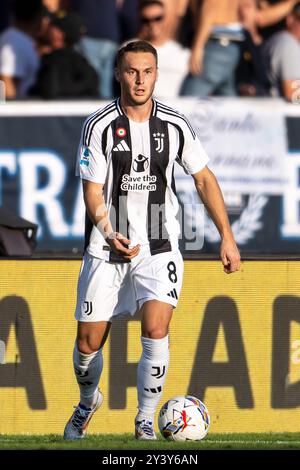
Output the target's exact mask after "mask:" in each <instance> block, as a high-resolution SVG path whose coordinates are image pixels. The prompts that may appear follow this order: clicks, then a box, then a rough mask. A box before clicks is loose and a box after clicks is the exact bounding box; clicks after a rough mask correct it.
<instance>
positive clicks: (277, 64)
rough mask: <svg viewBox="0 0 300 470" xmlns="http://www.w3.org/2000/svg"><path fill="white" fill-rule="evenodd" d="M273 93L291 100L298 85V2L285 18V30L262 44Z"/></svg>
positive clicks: (299, 47) (299, 53)
mask: <svg viewBox="0 0 300 470" xmlns="http://www.w3.org/2000/svg"><path fill="white" fill-rule="evenodd" d="M264 53H265V57H266V60H267V62H268V65H269V78H270V81H271V85H272V91H273V95H277V96H283V97H284V98H285V99H286V100H288V101H293V98H294V97H295V96H296V95H297V98H298V97H299V92H298V89H299V87H300V2H299V1H298V2H297V3H296V5H295V6H294V8H293V10H292V12H291V13H290V14H289V15H288V16H287V19H286V30H285V31H283V32H279V33H276V34H274V35H273V36H271V37H270V39H268V41H267V42H266V43H265V45H264Z"/></svg>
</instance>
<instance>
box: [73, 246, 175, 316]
mask: <svg viewBox="0 0 300 470" xmlns="http://www.w3.org/2000/svg"><path fill="white" fill-rule="evenodd" d="M182 278H183V259H182V256H181V253H180V251H176V252H167V253H160V254H157V255H154V256H149V255H142V254H141V253H140V254H139V255H138V256H137V257H136V258H134V259H133V260H132V261H131V263H110V262H108V261H105V260H103V259H99V258H95V257H94V256H91V255H90V254H89V253H87V252H86V253H85V255H84V257H83V260H82V265H81V270H80V274H79V279H78V287H77V305H76V311H75V318H76V320H78V321H81V322H94V321H112V319H113V318H115V317H117V316H120V315H127V314H130V315H134V314H135V313H136V312H137V311H138V309H140V308H141V307H142V305H143V303H144V302H146V301H147V300H159V301H161V302H165V303H168V304H171V305H173V306H174V307H176V305H177V302H178V298H179V295H180V291H181V286H182Z"/></svg>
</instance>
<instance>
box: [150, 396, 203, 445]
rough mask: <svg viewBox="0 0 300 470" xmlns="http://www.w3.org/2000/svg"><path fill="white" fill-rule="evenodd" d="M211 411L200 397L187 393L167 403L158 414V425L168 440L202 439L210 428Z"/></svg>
mask: <svg viewBox="0 0 300 470" xmlns="http://www.w3.org/2000/svg"><path fill="white" fill-rule="evenodd" d="M209 424H210V418H209V413H208V410H207V408H206V406H205V405H204V403H202V402H201V401H200V400H199V399H198V398H195V397H192V396H190V395H187V396H185V397H175V398H171V400H169V401H167V403H165V404H164V405H163V406H162V408H161V410H160V412H159V416H158V427H159V430H160V432H161V434H162V435H163V437H164V438H165V439H167V440H168V441H200V440H201V439H203V438H204V437H205V436H206V434H207V432H208V428H209Z"/></svg>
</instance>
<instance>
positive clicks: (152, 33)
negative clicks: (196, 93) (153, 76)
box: [138, 0, 190, 98]
mask: <svg viewBox="0 0 300 470" xmlns="http://www.w3.org/2000/svg"><path fill="white" fill-rule="evenodd" d="M139 16H140V22H141V29H140V31H139V34H138V39H143V40H145V41H148V42H150V43H151V44H152V45H153V46H154V47H155V48H156V50H157V54H158V66H159V77H158V81H157V84H156V86H155V95H156V96H158V97H161V98H175V97H176V96H178V94H179V90H180V87H181V85H182V81H183V79H184V77H185V75H186V73H187V70H188V60H189V55H190V52H189V50H188V49H184V48H183V47H182V46H181V45H180V44H179V43H178V42H176V41H174V40H173V39H171V38H170V37H169V34H168V30H167V29H166V28H165V18H166V17H165V6H164V3H163V2H162V1H161V0H142V1H141V3H140V7H139Z"/></svg>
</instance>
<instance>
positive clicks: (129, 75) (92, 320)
mask: <svg viewBox="0 0 300 470" xmlns="http://www.w3.org/2000/svg"><path fill="white" fill-rule="evenodd" d="M116 77H117V79H118V80H119V82H120V85H121V97H120V98H119V99H117V100H115V101H113V102H112V103H111V104H109V105H108V106H106V107H105V108H103V109H101V110H100V111H97V112H96V113H94V114H93V115H92V116H90V117H89V118H88V119H87V120H86V121H85V124H84V126H83V130H82V136H81V142H80V146H79V153H78V165H77V173H78V175H79V176H80V177H81V178H82V182H83V193H84V201H85V205H86V212H87V217H86V230H85V238H86V243H85V254H84V257H83V262H82V266H81V271H80V275H79V281H78V294H77V306H76V312H75V316H76V319H77V320H78V333H77V339H76V342H75V347H74V354H73V360H74V370H75V375H76V378H77V382H78V385H79V389H80V402H79V404H78V406H77V407H76V408H75V411H74V413H73V415H72V416H71V418H70V419H69V421H68V423H67V425H66V427H65V432H64V438H65V439H80V438H83V437H84V436H85V434H86V431H87V427H88V424H89V422H90V419H91V417H92V416H93V414H94V413H95V411H96V410H97V409H98V408H99V407H100V405H101V403H102V400H103V396H102V394H101V392H100V391H99V390H98V384H99V380H100V376H101V372H102V368H103V358H102V348H103V345H104V343H105V341H106V339H107V336H108V334H109V329H110V326H111V322H112V320H114V319H115V318H116V317H118V316H120V315H124V314H131V315H133V314H134V313H135V312H136V311H138V310H140V311H141V317H142V320H141V334H142V337H141V342H142V350H143V352H142V356H141V359H140V362H139V365H138V370H137V389H138V413H137V416H136V418H135V436H136V438H137V439H140V440H148V439H156V436H155V433H154V431H153V420H154V413H155V410H156V407H157V404H158V402H159V400H160V397H161V394H162V390H163V385H164V382H165V379H166V375H167V370H168V365H169V337H168V328H169V323H170V320H171V317H172V311H173V308H175V307H176V305H177V302H178V297H179V294H180V289H181V283H182V276H183V260H182V256H181V254H180V252H179V250H178V237H179V227H178V222H177V220H176V217H175V215H176V212H177V210H178V201H177V198H176V193H175V186H174V181H173V166H174V163H175V160H176V161H177V162H178V163H179V164H181V165H182V166H183V167H184V169H185V170H186V171H187V172H188V173H189V174H191V175H192V177H193V178H194V181H195V185H196V188H197V191H198V193H199V195H200V196H201V198H202V201H203V202H204V204H205V206H206V208H207V209H208V211H209V212H210V215H211V217H212V219H213V221H214V222H215V224H216V226H217V228H218V230H219V232H220V235H221V259H222V263H223V265H224V270H225V272H226V273H232V272H234V271H237V270H238V269H239V264H240V256H239V252H238V249H237V246H236V244H235V241H234V238H233V234H232V232H231V228H230V224H229V221H228V217H227V214H226V209H225V206H224V202H223V198H222V194H221V191H220V188H219V186H218V183H217V181H216V178H215V177H214V175H213V173H212V172H211V171H210V170H209V169H208V167H207V166H206V164H207V162H208V157H207V155H206V153H205V151H204V149H203V147H202V145H201V144H200V141H199V140H198V138H197V136H196V134H195V132H194V131H193V129H192V127H191V125H190V124H189V122H188V121H187V119H186V118H185V117H184V116H183V115H182V114H180V113H178V112H177V111H175V110H174V109H172V108H170V107H169V106H166V105H164V104H162V103H160V102H158V101H156V100H155V99H153V97H152V94H153V90H154V86H155V82H156V80H157V78H158V65H157V53H156V50H155V48H153V46H151V45H150V44H149V43H147V42H144V41H135V42H130V43H129V44H127V45H126V46H124V47H123V48H121V49H120V50H119V51H118V54H117V69H116Z"/></svg>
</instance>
